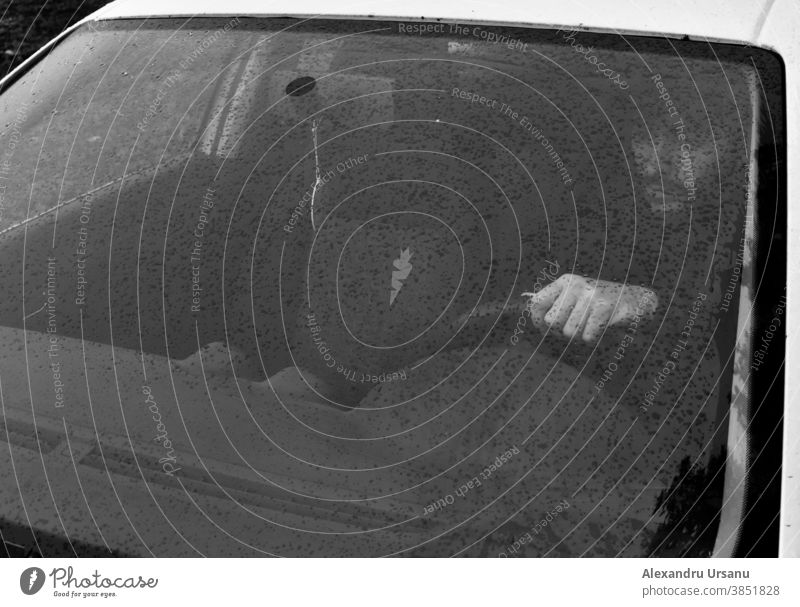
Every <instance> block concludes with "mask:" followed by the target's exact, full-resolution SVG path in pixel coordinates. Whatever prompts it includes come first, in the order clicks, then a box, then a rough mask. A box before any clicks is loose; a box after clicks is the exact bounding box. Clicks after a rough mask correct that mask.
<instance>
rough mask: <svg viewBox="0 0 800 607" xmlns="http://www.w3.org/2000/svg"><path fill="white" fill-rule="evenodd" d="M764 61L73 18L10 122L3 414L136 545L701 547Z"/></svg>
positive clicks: (524, 36) (714, 490)
mask: <svg viewBox="0 0 800 607" xmlns="http://www.w3.org/2000/svg"><path fill="white" fill-rule="evenodd" d="M753 57H755V58H756V59H757V60H758V61H760V62H761V64H759V65H762V67H763V65H764V64H767V66H768V67H769V68H771V69H772V70H773V71H772V72H770V71H769V70H763V69H762V71H761V72H759V70H758V68H757V66H756V62H755V61H756V59H753ZM775 63H776V61H775V60H773V59H772V58H771V57H770V56H769V55H767V54H766V53H763V52H761V51H758V50H756V49H744V48H736V47H731V46H724V45H711V44H705V43H704V44H701V43H693V42H679V41H676V40H668V39H649V38H624V37H622V36H615V35H607V34H592V33H588V32H582V31H572V30H569V31H567V30H563V31H562V30H559V31H542V30H530V29H513V28H496V27H488V26H479V25H475V24H471V25H460V24H443V23H430V22H425V23H410V22H409V23H397V22H375V21H350V22H345V21H326V20H322V21H320V20H314V21H307V20H294V19H237V18H229V19H188V20H187V19H165V20H148V21H138V20H136V21H134V20H131V21H109V22H99V23H93V24H90V25H86V26H84V27H82V28H80V29H79V30H77V31H76V32H75V33H73V34H72V35H71V36H69V37H68V38H67V39H66V40H65V41H63V42H62V43H60V44H59V45H58V46H57V47H56V48H55V49H54V50H53V51H52V52H51V53H50V54H49V55H48V56H47V57H46V59H44V60H43V61H41V62H40V63H39V64H37V65H36V66H34V67H33V68H32V69H31V70H30V71H29V72H28V73H26V74H25V75H24V76H22V77H21V78H20V79H19V80H18V81H17V82H15V83H14V84H13V85H12V86H11V87H10V88H9V89H8V90H7V91H6V92H5V93H4V94H3V97H2V101H1V102H0V117H1V118H2V120H0V125H2V129H3V134H2V138H0V146H2V148H0V153H2V154H4V156H3V162H4V164H3V165H2V176H0V183H2V189H0V193H2V198H0V260H2V261H0V270H1V271H2V275H3V279H4V280H3V282H4V285H5V294H4V297H3V300H2V303H0V325H2V326H1V327H0V336H2V339H3V340H4V341H3V350H4V352H3V354H2V355H1V356H0V359H1V360H2V365H1V366H0V379H1V380H2V391H3V397H4V399H5V401H4V402H5V406H6V407H7V408H8V410H9V413H8V414H7V415H8V416H9V417H8V420H10V421H7V424H12V422H13V423H16V424H18V425H19V427H20V428H24V427H26V426H25V424H35V425H36V427H37V428H38V427H43V426H42V424H45V425H46V424H47V423H49V422H48V420H56V422H57V423H55V425H54V426H53V430H52V432H53V433H54V439H53V440H54V441H56V442H58V440H60V439H59V437H60V436H62V435H64V433H65V431H66V430H65V429H67V428H69V429H71V431H72V432H73V433H74V436H75V438H74V439H73V441H77V442H80V441H84V442H85V449H83V450H82V451H81V450H80V449H77V448H76V450H77V452H78V454H77V455H74V459H75V461H76V462H77V463H79V464H80V466H77V467H76V468H75V471H74V472H70V475H71V476H70V477H69V478H66V479H63V477H62V480H56V481H54V480H53V479H50V483H51V485H52V486H53V487H54V488H53V489H51V491H53V492H54V495H55V502H56V503H57V504H58V505H59V506H61V505H62V502H68V501H70V500H74V501H75V502H76V503H80V504H82V503H83V499H79V498H80V494H78V498H74V497H71V496H74V492H75V491H76V490H77V485H75V474H78V475H79V478H81V480H83V481H84V485H86V486H88V487H89V489H86V487H84V489H85V490H86V492H87V494H88V496H87V498H86V499H87V500H88V504H89V505H90V508H94V511H93V516H94V517H95V519H96V520H97V524H98V527H99V529H102V530H103V531H106V527H105V526H104V525H107V526H109V527H114V528H116V529H117V530H118V531H117V532H116V535H115V534H113V533H112V534H110V535H111V536H112V537H114V538H116V539H115V541H116V542H117V543H118V545H120V546H125V550H128V551H130V552H132V553H141V552H147V551H148V550H149V551H152V552H155V553H158V554H182V553H185V552H189V553H191V552H192V551H198V552H202V553H204V554H209V555H214V556H218V555H223V554H233V553H240V552H245V553H249V552H253V551H255V552H256V553H264V554H278V555H283V556H298V555H355V556H379V555H389V554H402V555H423V556H445V555H448V556H449V555H470V556H582V555H597V556H616V555H622V556H647V555H654V556H680V555H693V556H706V555H709V554H710V553H711V551H712V549H713V547H714V542H715V538H716V533H717V528H718V525H719V516H720V510H721V508H722V500H723V478H724V473H723V472H722V470H723V468H724V465H725V462H726V459H727V452H726V443H727V440H728V430H729V428H728V411H729V409H730V406H731V402H732V400H733V399H735V398H736V393H737V391H739V390H741V389H743V388H742V386H741V385H739V384H737V383H736V382H734V367H735V366H736V365H737V364H738V365H744V366H746V365H748V364H749V360H744V359H743V358H742V356H744V354H743V353H746V352H749V350H748V347H749V346H748V343H749V342H748V339H749V337H748V335H747V334H746V333H743V332H741V323H740V321H739V318H740V316H741V313H742V311H743V310H740V298H741V297H744V296H746V295H747V293H749V291H748V289H750V286H749V284H750V282H749V281H751V280H752V275H751V273H750V270H749V266H748V259H749V257H748V256H749V253H748V251H749V250H750V247H751V245H752V240H753V231H752V217H753V210H754V206H753V195H752V193H753V184H754V183H755V182H756V179H755V176H756V174H757V171H758V164H757V163H756V162H755V155H754V154H755V151H756V150H757V148H758V145H759V132H760V130H759V129H760V128H761V127H760V126H759V125H760V124H762V123H763V121H764V118H763V114H764V110H763V109H761V108H762V105H763V104H764V101H763V97H764V93H763V90H764V89H771V88H776V87H778V86H779V82H777V81H776V80H774V73H778V71H777V68H776V67H775ZM770 78H773V80H769V79H770ZM779 126H780V125H778V127H776V126H775V125H771V126H770V128H772V129H775V128H779ZM737 340H738V350H737ZM737 352H738V354H737ZM737 356H738V358H737ZM737 361H738V362H737ZM743 361H744V362H743ZM15 411H16V412H15ZM14 416H16V417H14ZM12 417H13V420H12ZM14 420H15V421H14ZM62 422H63V424H62ZM20 424H21V425H20ZM21 432H22V430H21ZM68 461H70V468H69V469H70V470H72V464H71V460H68ZM47 462H48V463H47V464H46V465H45V474H47V469H48V466H51V468H50V475H51V476H52V475H56V476H58V473H57V472H54V471H55V470H57V469H59V468H58V466H60V465H64V463H63V461H58V460H53V461H51V460H49V459H48V460H47ZM92 467H94V468H95V469H97V470H102V471H103V472H105V471H109V472H111V473H113V474H111V475H109V476H108V477H106V476H105V475H103V476H102V479H103V480H102V482H101V481H100V480H96V481H95V480H92V479H95V477H93V476H92V474H95V473H96V471H97V470H95V471H93V470H92ZM48 478H49V477H48ZM97 478H101V477H97ZM43 482H44V481H43ZM95 482H96V483H97V484H93V483H95ZM53 483H54V484H53ZM103 483H104V484H103ZM121 486H124V491H123V490H122V489H120V487H121ZM120 495H122V497H120ZM134 503H136V504H137V506H136V507H132V506H131V504H134ZM101 504H102V505H103V506H102V507H101V506H100V505H101ZM63 507H64V508H68V506H63ZM86 516H87V513H86V512H85V511H84V510H79V511H77V513H76V515H75V516H74V517H72V518H70V517H67V516H64V517H60V518H61V519H63V520H64V522H63V523H60V524H63V525H66V527H67V528H66V529H65V531H67V532H72V534H73V535H76V534H78V535H79V534H80V533H79V531H78V530H77V529H71V528H69V526H70V525H72V524H74V525H77V526H78V527H80V525H81V523H75V522H74V521H76V520H77V521H80V520H84V519H85V518H86ZM53 520H55V519H53ZM120 520H125V521H127V523H126V524H124V525H121V524H120V523H119V521H120ZM70 521H73V522H70ZM104 521H105V522H104ZM54 524H55V523H54ZM121 527H124V529H121V530H120V528H121ZM58 529H60V527H56V531H57V530H58ZM86 533H88V534H89V535H91V533H94V532H93V531H91V532H88V531H87V532H86ZM179 540H180V541H179ZM176 545H177V546H178V547H177V548H176Z"/></svg>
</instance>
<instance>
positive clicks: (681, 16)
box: [89, 0, 775, 44]
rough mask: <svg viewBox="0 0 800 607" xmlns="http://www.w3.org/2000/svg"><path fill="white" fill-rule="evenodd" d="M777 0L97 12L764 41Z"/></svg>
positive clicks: (253, 1)
mask: <svg viewBox="0 0 800 607" xmlns="http://www.w3.org/2000/svg"><path fill="white" fill-rule="evenodd" d="M774 4H775V2H774V1H773V0H735V1H728V2H724V3H723V2H697V1H696V0H692V1H687V0H673V1H671V2H665V1H664V0H594V1H589V0H584V1H583V2H581V1H579V0H559V1H558V2H551V1H550V0H548V1H546V2H545V1H541V0H540V1H539V2H536V1H535V0H494V1H491V2H488V1H483V2H478V1H474V0H458V1H457V2H455V1H451V0H448V1H443V2H437V3H432V2H431V1H430V0H404V1H403V2H402V3H401V2H386V0H383V1H378V0H360V1H359V0H354V1H346V0H344V1H338V2H331V1H330V0H325V1H323V0H292V1H291V2H285V1H282V2H277V1H274V0H273V1H270V0H225V1H224V2H220V1H219V0H117V1H116V2H112V3H111V4H109V5H107V6H106V7H104V8H102V9H100V10H99V11H97V12H96V13H94V14H93V15H91V16H90V17H89V19H90V20H96V19H123V18H141V17H185V16H240V17H245V16H252V17H263V16H292V17H312V16H317V17H349V18H360V19H372V18H374V19H392V20H395V19H399V20H423V19H424V20H447V21H462V22H464V21H477V22H482V23H488V22H491V23H496V24H498V25H500V24H517V25H519V24H524V25H533V26H545V27H550V26H556V27H562V26H570V27H578V28H581V29H587V30H595V31H614V32H624V33H631V34H635V33H641V34H648V35H653V34H661V35H667V36H677V37H683V36H688V37H689V38H693V39H695V38H696V39H701V40H715V41H725V42H740V43H749V44H757V43H758V42H759V35H760V32H761V29H762V27H763V24H764V22H765V20H766V18H767V15H768V14H769V12H770V9H771V7H772V6H773V5H774Z"/></svg>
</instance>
